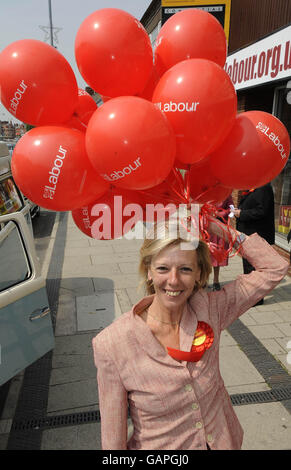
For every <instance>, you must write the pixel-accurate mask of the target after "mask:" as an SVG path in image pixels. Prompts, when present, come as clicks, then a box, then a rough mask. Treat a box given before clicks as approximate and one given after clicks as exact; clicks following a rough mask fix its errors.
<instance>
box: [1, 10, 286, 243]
mask: <svg viewBox="0 0 291 470" xmlns="http://www.w3.org/2000/svg"><path fill="white" fill-rule="evenodd" d="M226 55H227V43H226V38H225V34H224V31H223V28H222V26H221V25H220V24H219V22H218V21H217V20H216V19H215V18H214V16H212V15H211V14H209V13H207V12H205V11H202V10H198V9H187V10H184V11H181V12H179V13H176V14H175V15H173V16H172V17H171V18H170V19H168V20H167V22H166V23H165V24H164V25H163V26H162V28H161V30H160V32H159V34H158V37H157V40H156V46H155V51H154V53H153V50H152V46H151V42H150V38H149V36H148V34H147V32H146V31H145V29H144V27H143V26H142V24H141V23H140V22H139V21H138V20H137V19H136V18H134V17H133V16H132V15H130V14H129V13H127V12H125V11H123V10H119V9H115V8H104V9H101V10H98V11H95V12H94V13H92V14H91V15H89V16H88V17H87V18H86V19H85V20H84V21H83V23H82V24H81V25H80V28H79V30H78V32H77V35H76V38H75V58H76V63H77V66H78V69H79V71H80V73H81V75H82V77H83V78H84V80H85V81H86V83H87V84H88V85H89V86H90V87H91V88H92V89H94V90H95V91H96V92H98V93H99V94H100V95H101V96H102V97H103V104H102V105H101V106H100V107H99V108H97V106H96V103H95V102H94V100H93V99H92V97H91V96H90V95H89V94H88V93H86V92H85V91H84V90H81V89H79V88H78V85H77V81H76V78H75V76H74V73H73V70H72V68H71V66H70V65H69V63H68V62H67V61H66V59H65V58H64V57H63V56H62V55H61V54H60V53H59V52H58V51H57V50H56V49H54V48H53V47H52V46H49V45H47V44H45V43H43V42H41V41H37V40H31V39H24V40H20V41H17V42H14V43H12V44H10V45H9V46H8V47H6V48H5V49H4V50H3V51H2V52H1V53H0V91H1V93H0V95H1V101H2V103H3V105H4V106H5V107H6V108H7V109H8V111H9V112H10V113H11V114H12V115H13V116H14V117H15V118H17V119H19V120H21V121H23V122H25V123H28V124H31V125H33V126H36V127H35V128H33V129H32V130H30V131H28V132H27V133H26V134H25V135H24V136H23V137H22V138H21V139H20V140H19V142H18V143H17V145H16V147H15V150H14V152H13V157H12V171H13V175H14V178H15V181H16V183H17V185H18V186H19V187H20V189H21V190H22V192H23V193H24V194H25V195H26V196H27V197H28V198H29V199H31V200H32V201H34V202H35V203H36V204H38V205H40V206H41V207H44V208H47V209H51V210H55V211H67V210H70V211H72V214H73V218H74V221H75V222H76V224H77V226H78V227H79V228H80V229H81V230H82V231H83V232H84V233H86V234H87V235H89V236H92V237H94V238H100V239H102V238H106V236H104V235H100V230H99V229H98V223H96V217H97V215H98V214H99V210H100V207H102V204H103V206H104V208H105V207H109V208H110V210H111V218H109V219H108V225H109V226H110V227H111V228H112V230H111V235H110V236H109V237H107V238H113V237H116V236H121V235H123V234H124V230H125V227H127V228H126V230H129V229H130V223H129V219H130V217H129V216H130V212H128V213H126V214H125V215H124V217H123V218H122V221H121V225H120V227H118V228H116V227H114V225H116V217H115V215H114V201H115V200H116V198H115V197H116V196H118V195H119V196H122V197H123V203H122V204H123V205H122V204H121V208H120V210H122V209H123V206H127V207H128V206H130V204H137V205H139V206H140V207H141V208H142V210H141V212H140V214H139V215H138V216H137V218H139V219H142V220H150V221H152V220H153V217H152V216H151V215H149V214H148V213H147V211H146V210H145V209H146V205H147V204H150V203H154V204H156V203H159V204H160V205H161V206H163V205H164V206H165V204H166V203H167V204H168V205H169V206H171V207H170V208H169V207H168V208H165V207H164V206H163V207H161V209H160V210H161V211H162V212H164V213H165V212H167V213H168V214H170V213H171V212H173V210H175V209H176V208H177V205H178V204H179V203H186V204H190V203H191V202H199V203H202V204H203V203H215V202H219V201H221V200H223V199H225V198H226V197H227V196H228V195H229V194H230V193H231V192H232V189H233V188H236V189H249V188H253V187H258V186H261V185H263V184H265V183H267V182H269V181H271V180H272V179H273V178H274V177H275V176H277V175H278V174H279V173H280V172H281V171H282V169H283V167H284V166H285V164H286V162H287V160H288V156H289V151H290V139H289V135H288V132H287V130H286V128H285V127H284V125H283V124H282V123H281V122H280V121H279V120H278V119H277V118H276V117H274V116H273V115H271V114H268V113H265V112H262V111H251V112H244V113H241V114H239V115H237V97H236V92H235V89H234V86H233V84H232V82H231V79H230V77H229V76H228V74H227V73H226V72H225V70H224V68H223V67H224V64H225V60H226ZM181 169H182V170H184V177H183V176H182V175H181V172H180V171H179V170H181ZM96 205H98V210H97V209H96V207H97V206H96ZM112 209H113V212H112ZM104 210H105V209H104ZM122 213H123V212H122ZM135 222H136V218H135ZM115 229H116V230H115Z"/></svg>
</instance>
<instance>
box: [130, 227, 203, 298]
mask: <svg viewBox="0 0 291 470" xmlns="http://www.w3.org/2000/svg"><path fill="white" fill-rule="evenodd" d="M163 229H166V230H165V232H164V237H163V238H160V237H159V236H158V234H159V227H158V224H155V225H154V227H153V229H152V231H151V232H150V233H149V234H148V236H147V237H146V238H145V240H144V242H143V245H142V247H141V249H140V262H139V274H140V276H141V278H142V281H141V285H143V286H144V287H145V291H146V294H147V295H151V294H154V293H155V289H154V286H153V284H152V281H149V280H148V270H149V268H150V265H151V262H152V259H153V257H155V256H157V255H158V254H159V253H160V252H161V251H162V250H164V249H165V248H168V247H170V246H177V245H179V244H180V243H188V244H189V243H191V241H190V240H189V237H187V235H186V236H185V235H183V237H181V236H177V237H176V238H173V236H172V235H171V233H170V228H169V224H166V226H165V225H163ZM192 243H193V241H192ZM196 245H197V246H196V248H193V249H195V250H196V253H197V264H198V268H199V269H200V281H199V282H198V283H196V284H195V287H194V289H193V293H194V292H196V291H197V290H199V289H201V288H204V287H206V285H207V282H208V278H209V276H210V273H211V271H212V264H211V259H210V253H209V248H208V246H207V244H206V243H205V242H204V241H203V240H199V241H198V240H196ZM193 246H194V245H193Z"/></svg>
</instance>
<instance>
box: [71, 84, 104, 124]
mask: <svg viewBox="0 0 291 470" xmlns="http://www.w3.org/2000/svg"><path fill="white" fill-rule="evenodd" d="M96 109H97V104H96V102H95V101H94V100H93V98H92V96H90V95H89V93H87V91H85V90H82V88H79V89H78V103H77V106H76V108H75V111H74V114H73V116H72V117H71V119H69V121H67V122H66V124H65V125H66V126H68V127H70V128H72V129H78V130H79V131H83V132H86V130H87V125H88V122H89V120H90V118H91V117H92V115H93V114H94V112H95V111H96Z"/></svg>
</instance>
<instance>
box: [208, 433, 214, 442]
mask: <svg viewBox="0 0 291 470" xmlns="http://www.w3.org/2000/svg"><path fill="white" fill-rule="evenodd" d="M207 441H208V442H212V441H213V437H212V435H211V434H207Z"/></svg>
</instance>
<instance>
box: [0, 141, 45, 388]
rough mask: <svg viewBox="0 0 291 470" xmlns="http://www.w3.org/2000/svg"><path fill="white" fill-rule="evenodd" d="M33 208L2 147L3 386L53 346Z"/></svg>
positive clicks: (0, 322)
mask: <svg viewBox="0 0 291 470" xmlns="http://www.w3.org/2000/svg"><path fill="white" fill-rule="evenodd" d="M30 209H31V206H30V204H29V202H27V201H25V200H24V198H23V196H22V194H21V192H20V191H19V189H18V188H17V186H16V184H15V182H14V180H13V176H12V173H11V169H10V155H9V149H8V147H7V145H6V144H4V143H0V386H1V385H3V384H4V383H6V382H7V381H8V380H10V379H11V378H12V377H13V376H15V375H16V374H18V373H19V372H20V371H22V370H23V369H25V368H26V367H27V366H28V365H30V364H32V363H33V362H34V361H36V360H37V359H39V358H40V357H42V356H43V355H44V354H46V353H47V352H48V351H50V350H51V349H53V348H54V333H53V327H52V321H51V315H50V309H49V303H48V297H47V292H46V286H45V284H46V281H45V279H44V278H43V277H42V275H41V269H40V265H39V262H38V259H37V256H36V251H35V244H34V239H33V232H32V226H31V216H30Z"/></svg>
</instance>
